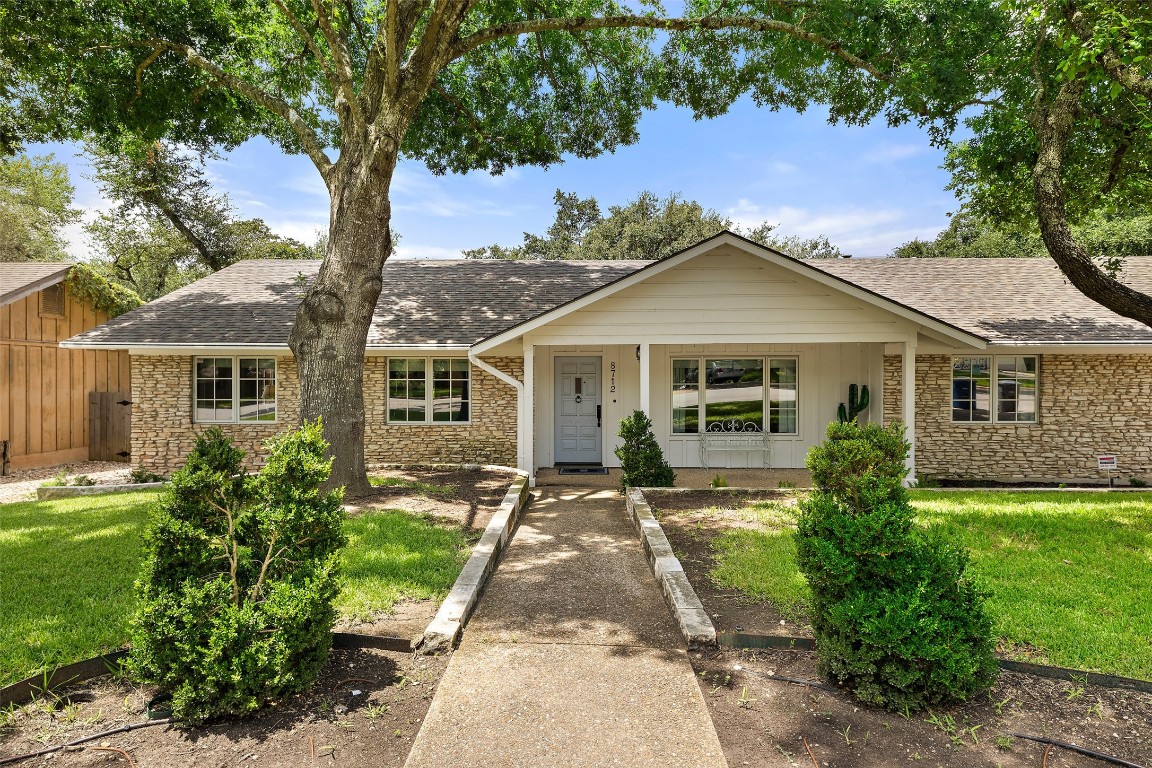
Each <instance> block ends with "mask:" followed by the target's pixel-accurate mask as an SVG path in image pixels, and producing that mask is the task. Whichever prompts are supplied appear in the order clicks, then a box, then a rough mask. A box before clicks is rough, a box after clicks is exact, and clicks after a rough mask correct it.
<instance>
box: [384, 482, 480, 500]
mask: <svg viewBox="0 0 1152 768" xmlns="http://www.w3.org/2000/svg"><path fill="white" fill-rule="evenodd" d="M368 482H369V483H371V484H372V485H375V486H379V487H381V488H406V489H408V490H410V491H414V492H416V493H422V494H424V495H425V496H431V497H433V498H435V499H450V498H453V497H455V496H457V495H458V494H459V493H460V486H459V485H457V484H456V483H448V484H447V485H436V484H435V483H425V482H423V481H422V480H408V479H405V478H403V477H369V478H368Z"/></svg>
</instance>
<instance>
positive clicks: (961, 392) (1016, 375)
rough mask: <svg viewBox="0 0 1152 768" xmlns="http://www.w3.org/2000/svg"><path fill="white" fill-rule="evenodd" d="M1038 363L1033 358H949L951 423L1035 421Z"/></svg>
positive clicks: (1031, 356) (1037, 408) (989, 356)
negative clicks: (950, 366) (950, 360)
mask: <svg viewBox="0 0 1152 768" xmlns="http://www.w3.org/2000/svg"><path fill="white" fill-rule="evenodd" d="M1037 371H1038V359H1037V357H1036V356H1035V355H983V356H973V357H954V358H952V421H958V422H976V423H980V422H984V423H990V422H1024V423H1032V422H1035V421H1036V415H1037V413H1038V410H1039V406H1038V397H1037V393H1038V389H1037Z"/></svg>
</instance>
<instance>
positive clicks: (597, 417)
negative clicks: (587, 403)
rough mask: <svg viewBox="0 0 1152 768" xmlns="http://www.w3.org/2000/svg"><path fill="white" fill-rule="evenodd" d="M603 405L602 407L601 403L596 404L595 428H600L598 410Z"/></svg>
mask: <svg viewBox="0 0 1152 768" xmlns="http://www.w3.org/2000/svg"><path fill="white" fill-rule="evenodd" d="M603 407H604V406H602V405H597V406H596V429H600V410H601V409H602V408H603Z"/></svg>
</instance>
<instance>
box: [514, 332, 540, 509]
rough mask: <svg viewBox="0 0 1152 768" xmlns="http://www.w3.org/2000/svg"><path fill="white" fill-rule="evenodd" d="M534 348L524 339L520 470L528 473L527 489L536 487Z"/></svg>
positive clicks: (519, 433) (519, 432)
mask: <svg viewBox="0 0 1152 768" xmlns="http://www.w3.org/2000/svg"><path fill="white" fill-rule="evenodd" d="M535 414H536V346H535V345H534V344H532V342H530V341H529V340H528V339H527V338H525V339H524V396H523V397H522V398H520V419H519V421H520V428H519V429H518V430H517V432H518V438H519V440H518V442H519V444H520V450H519V453H520V459H519V461H520V469H523V470H525V471H526V472H527V473H528V487H530V488H535V487H536V457H535V454H536V451H535V448H536V428H535V425H534V418H533V417H534V416H535Z"/></svg>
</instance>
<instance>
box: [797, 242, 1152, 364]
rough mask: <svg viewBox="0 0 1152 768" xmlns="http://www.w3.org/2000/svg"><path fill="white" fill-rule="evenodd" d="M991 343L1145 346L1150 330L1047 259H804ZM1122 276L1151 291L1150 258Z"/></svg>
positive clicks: (1133, 261) (1151, 339)
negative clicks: (1110, 306) (1099, 301)
mask: <svg viewBox="0 0 1152 768" xmlns="http://www.w3.org/2000/svg"><path fill="white" fill-rule="evenodd" d="M807 263H809V264H811V265H812V266H814V267H817V268H819V269H822V270H824V271H825V272H828V273H829V274H832V275H836V276H837V277H840V278H843V279H845V280H849V281H851V282H853V283H855V284H856V285H859V286H860V287H862V288H866V289H868V290H870V291H873V292H875V293H878V294H880V295H881V296H885V297H887V298H890V299H892V300H893V301H898V302H900V303H901V304H907V305H908V306H910V307H915V308H917V309H919V310H921V311H923V312H925V313H927V314H930V315H932V316H933V317H935V318H938V319H940V320H942V321H944V322H946V323H950V324H952V325H955V326H958V327H960V328H963V329H964V330H966V331H969V332H970V333H973V334H975V335H977V336H982V337H984V338H986V339H988V341H990V342H992V343H1007V342H1020V343H1024V344H1035V345H1041V344H1116V343H1121V344H1150V343H1152V328H1149V327H1148V326H1147V325H1144V324H1143V323H1139V322H1137V321H1135V320H1130V319H1128V318H1126V317H1121V316H1120V315H1117V314H1116V313H1114V312H1112V311H1111V310H1109V309H1106V308H1104V307H1103V306H1101V305H1100V304H1097V303H1096V302H1094V301H1092V300H1091V299H1089V298H1088V297H1087V296H1085V295H1084V294H1082V293H1080V291H1078V290H1076V288H1075V287H1073V285H1072V284H1071V283H1069V282H1068V278H1066V277H1065V276H1064V274H1063V273H1062V272H1060V270H1059V269H1057V268H1056V264H1055V262H1053V261H1052V260H1050V259H1043V258H1035V259H836V260H831V259H819V260H813V261H809V262H807ZM1119 278H1120V280H1121V281H1122V282H1124V283H1125V284H1126V285H1129V286H1131V287H1132V288H1135V289H1136V290H1138V291H1141V292H1144V293H1152V257H1149V256H1140V257H1133V258H1129V259H1127V260H1126V261H1125V264H1124V269H1123V271H1122V272H1121V273H1120V275H1119Z"/></svg>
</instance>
